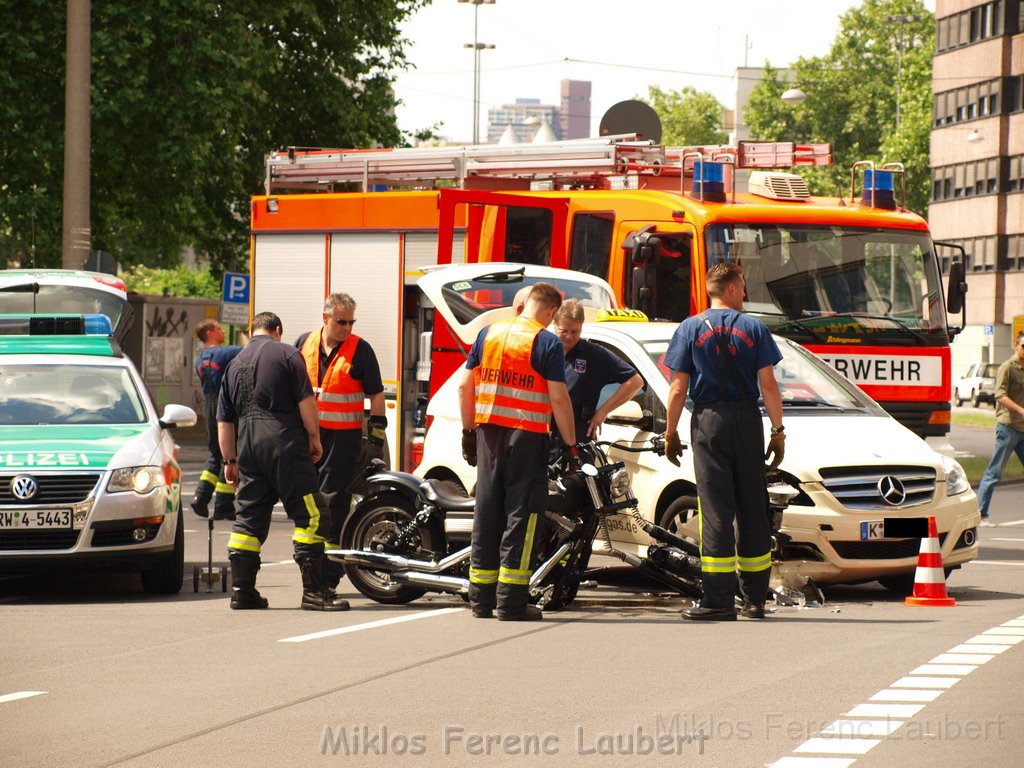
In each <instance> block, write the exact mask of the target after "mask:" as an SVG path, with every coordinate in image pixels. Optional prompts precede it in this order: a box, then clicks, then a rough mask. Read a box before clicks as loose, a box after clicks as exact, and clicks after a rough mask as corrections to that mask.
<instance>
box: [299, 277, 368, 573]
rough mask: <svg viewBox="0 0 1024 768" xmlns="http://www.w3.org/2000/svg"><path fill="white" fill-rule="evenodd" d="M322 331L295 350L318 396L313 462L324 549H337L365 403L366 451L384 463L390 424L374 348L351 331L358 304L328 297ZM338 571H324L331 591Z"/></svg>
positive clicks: (357, 455)
mask: <svg viewBox="0 0 1024 768" xmlns="http://www.w3.org/2000/svg"><path fill="white" fill-rule="evenodd" d="M323 322H324V324H323V327H321V328H317V329H316V330H315V331H311V332H309V333H305V334H303V335H302V336H300V337H299V338H298V340H297V341H296V342H295V346H296V347H298V349H299V350H300V351H301V352H302V357H303V359H304V360H305V361H306V372H307V373H308V374H309V381H310V383H311V384H312V385H313V391H314V392H316V394H317V400H316V408H317V418H318V419H319V422H320V442H321V444H322V445H323V449H324V455H323V457H322V458H321V459H320V461H319V462H318V463H317V465H316V467H317V472H318V473H319V476H320V492H321V493H322V494H324V496H326V497H327V500H328V505H329V507H330V511H331V525H330V528H329V532H330V533H329V536H328V539H327V548H328V549H330V548H332V547H338V545H339V543H340V539H341V529H342V526H343V525H344V524H345V519H346V518H347V517H348V513H349V508H350V506H351V503H352V494H351V493H349V492H348V487H349V485H350V484H351V483H352V480H353V478H354V477H355V474H356V471H357V469H358V468H359V466H360V463H361V462H360V456H361V454H362V451H363V413H364V406H363V400H364V399H365V398H367V397H368V398H369V399H370V418H369V421H368V424H367V437H366V451H367V454H368V455H369V456H371V457H376V458H383V456H384V443H385V433H384V429H385V428H386V427H387V424H388V420H387V417H386V416H385V415H384V385H383V384H382V383H381V379H380V366H379V365H378V363H377V356H376V355H375V354H374V352H373V348H372V347H371V346H370V345H369V343H367V341H366V340H365V339H361V338H360V337H358V336H356V335H355V334H354V333H353V332H352V330H353V326H354V325H355V322H356V302H355V300H354V299H353V298H352V297H351V296H349V295H348V294H347V293H332V294H331V295H330V296H328V297H327V299H326V301H324V312H323ZM341 574H342V567H341V565H340V564H338V563H335V562H333V561H331V562H329V563H328V566H327V582H328V586H329V587H331V588H332V589H333V588H334V587H336V586H337V585H338V582H339V581H340V580H341Z"/></svg>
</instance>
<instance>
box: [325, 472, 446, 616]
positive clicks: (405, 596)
mask: <svg viewBox="0 0 1024 768" xmlns="http://www.w3.org/2000/svg"><path fill="white" fill-rule="evenodd" d="M415 515H416V510H415V508H414V507H413V504H412V502H411V501H409V499H407V498H406V497H404V496H402V495H401V494H399V493H391V492H387V493H381V494H378V495H375V496H371V497H369V498H367V499H364V500H363V501H362V502H361V503H360V504H359V505H358V506H357V507H356V508H355V511H353V512H352V519H351V520H349V521H348V524H347V525H346V534H345V537H344V538H345V540H344V541H343V542H342V546H344V547H345V548H346V549H363V550H368V551H371V552H373V551H378V546H379V544H380V543H381V542H383V541H386V540H388V539H390V538H391V536H392V535H393V534H394V533H395V532H396V531H397V530H398V529H399V528H401V527H403V526H405V525H406V524H408V523H410V522H411V521H412V520H413V519H414V518H415ZM417 543H418V539H417ZM386 551H389V552H393V550H392V549H391V548H388V549H387V550H386ZM394 554H400V555H404V556H406V557H416V552H415V550H414V549H410V550H409V551H403V552H394ZM345 574H346V575H347V576H348V577H349V579H350V580H351V582H352V586H354V587H355V588H356V589H358V590H359V592H360V593H362V594H363V595H365V596H366V597H368V598H370V599H371V600H374V601H376V602H378V603H385V604H389V605H401V604H404V603H409V602H412V601H413V600H415V599H416V598H418V597H423V595H425V594H426V593H427V591H426V590H425V589H420V588H419V587H410V586H409V585H407V584H399V583H397V582H395V581H392V580H391V576H390V575H389V574H388V573H387V572H386V571H374V570H371V569H369V568H361V567H359V566H357V565H347V564H346V565H345Z"/></svg>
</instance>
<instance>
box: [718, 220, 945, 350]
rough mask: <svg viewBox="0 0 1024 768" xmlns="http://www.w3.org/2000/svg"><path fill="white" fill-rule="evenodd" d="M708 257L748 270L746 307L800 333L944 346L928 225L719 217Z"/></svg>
mask: <svg viewBox="0 0 1024 768" xmlns="http://www.w3.org/2000/svg"><path fill="white" fill-rule="evenodd" d="M705 242H706V246H707V253H708V265H709V266H711V265H713V264H716V263H718V262H723V261H725V262H734V263H738V264H741V265H742V266H743V268H744V276H745V279H746V286H747V300H746V302H745V305H744V306H745V309H746V310H747V312H750V313H751V314H754V315H758V316H759V317H761V319H762V320H764V322H765V323H766V324H767V325H768V326H769V327H770V328H771V329H772V330H773V331H774V332H776V333H781V334H783V335H785V336H789V337H791V338H794V339H796V340H799V341H812V342H818V343H843V342H844V341H861V342H863V341H869V342H871V343H880V344H901V345H903V344H906V345H915V344H943V345H944V344H947V343H948V336H947V335H946V322H945V311H944V304H943V300H942V290H941V281H940V277H939V272H938V267H937V264H936V259H935V255H934V253H933V251H932V244H931V239H930V238H929V236H928V235H927V233H925V232H918V231H913V230H898V229H877V228H858V227H840V226H809V225H790V224H716V225H712V226H709V227H707V229H706V230H705Z"/></svg>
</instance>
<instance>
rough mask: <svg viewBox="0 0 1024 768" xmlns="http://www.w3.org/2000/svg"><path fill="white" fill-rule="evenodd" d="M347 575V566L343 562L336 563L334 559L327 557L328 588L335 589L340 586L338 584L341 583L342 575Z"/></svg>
mask: <svg viewBox="0 0 1024 768" xmlns="http://www.w3.org/2000/svg"><path fill="white" fill-rule="evenodd" d="M344 575H345V566H343V565H342V564H341V563H336V562H335V561H334V560H331V559H330V558H327V576H326V582H325V584H326V586H327V588H328V589H331V590H335V589H337V588H338V584H340V583H341V578H342V576H344Z"/></svg>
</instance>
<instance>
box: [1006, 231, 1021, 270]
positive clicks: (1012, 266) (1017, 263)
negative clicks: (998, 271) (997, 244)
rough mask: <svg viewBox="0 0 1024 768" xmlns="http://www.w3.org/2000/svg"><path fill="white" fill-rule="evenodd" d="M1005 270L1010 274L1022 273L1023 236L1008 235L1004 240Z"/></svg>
mask: <svg viewBox="0 0 1024 768" xmlns="http://www.w3.org/2000/svg"><path fill="white" fill-rule="evenodd" d="M1006 269H1007V270H1008V271H1012V272H1022V271H1024V235H1009V236H1008V237H1007V238H1006Z"/></svg>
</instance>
